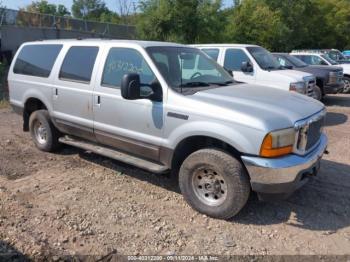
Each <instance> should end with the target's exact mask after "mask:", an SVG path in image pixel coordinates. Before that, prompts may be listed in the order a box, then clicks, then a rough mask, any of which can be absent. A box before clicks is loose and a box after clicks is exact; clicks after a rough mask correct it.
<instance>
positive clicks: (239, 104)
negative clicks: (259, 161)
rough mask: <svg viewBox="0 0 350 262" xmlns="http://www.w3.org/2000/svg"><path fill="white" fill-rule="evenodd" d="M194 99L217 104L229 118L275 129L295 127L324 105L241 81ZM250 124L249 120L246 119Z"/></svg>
mask: <svg viewBox="0 0 350 262" xmlns="http://www.w3.org/2000/svg"><path fill="white" fill-rule="evenodd" d="M191 97H192V99H195V100H197V101H201V102H205V104H207V105H208V104H209V105H213V106H216V108H215V109H214V108H213V110H215V112H216V115H217V116H220V117H225V118H226V119H227V118H228V119H229V118H230V117H231V118H232V120H233V121H234V120H235V119H245V120H247V119H248V121H250V120H252V121H251V123H253V125H259V126H254V128H257V129H264V130H268V131H271V130H276V129H282V128H288V127H292V126H293V125H294V123H295V122H296V121H298V120H301V119H304V118H307V117H309V116H311V115H313V114H315V113H317V112H319V111H321V110H322V109H323V108H324V105H323V104H322V103H320V102H318V101H317V100H315V99H313V98H310V97H307V96H305V95H300V94H297V93H294V92H289V91H283V90H278V89H276V88H270V87H264V86H258V85H250V84H239V85H232V86H226V87H220V88H214V89H209V90H205V91H200V92H197V93H196V94H194V95H193V96H191ZM244 124H247V125H249V124H250V123H244Z"/></svg>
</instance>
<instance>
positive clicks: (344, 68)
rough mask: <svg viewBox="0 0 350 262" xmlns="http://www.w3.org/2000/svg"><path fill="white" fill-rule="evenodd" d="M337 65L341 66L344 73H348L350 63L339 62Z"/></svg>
mask: <svg viewBox="0 0 350 262" xmlns="http://www.w3.org/2000/svg"><path fill="white" fill-rule="evenodd" d="M337 66H341V67H342V68H343V70H344V73H347V74H350V64H339V65H337Z"/></svg>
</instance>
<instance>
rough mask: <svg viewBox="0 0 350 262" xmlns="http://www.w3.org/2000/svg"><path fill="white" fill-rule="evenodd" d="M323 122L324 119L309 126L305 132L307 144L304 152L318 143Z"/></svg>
mask: <svg viewBox="0 0 350 262" xmlns="http://www.w3.org/2000/svg"><path fill="white" fill-rule="evenodd" d="M323 122H324V118H321V119H319V120H317V121H315V122H312V123H311V124H309V129H308V131H307V142H306V147H305V150H306V151H308V150H309V149H310V148H312V147H313V146H314V145H315V144H316V143H317V142H318V141H319V139H320V137H321V133H322V126H323Z"/></svg>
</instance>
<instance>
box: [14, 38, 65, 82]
mask: <svg viewBox="0 0 350 262" xmlns="http://www.w3.org/2000/svg"><path fill="white" fill-rule="evenodd" d="M61 49H62V45H26V46H24V47H23V48H22V49H21V51H20V53H19V54H18V56H17V60H16V63H15V66H14V68H13V72H14V73H15V74H21V75H29V76H38V77H49V75H50V73H51V70H52V67H53V64H54V63H55V61H56V58H57V56H58V54H59V52H60V51H61Z"/></svg>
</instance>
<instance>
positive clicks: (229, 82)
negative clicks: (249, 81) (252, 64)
mask: <svg viewBox="0 0 350 262" xmlns="http://www.w3.org/2000/svg"><path fill="white" fill-rule="evenodd" d="M233 83H234V81H232V80H229V81H225V82H210V83H209V84H211V85H218V86H228V85H229V84H233Z"/></svg>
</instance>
